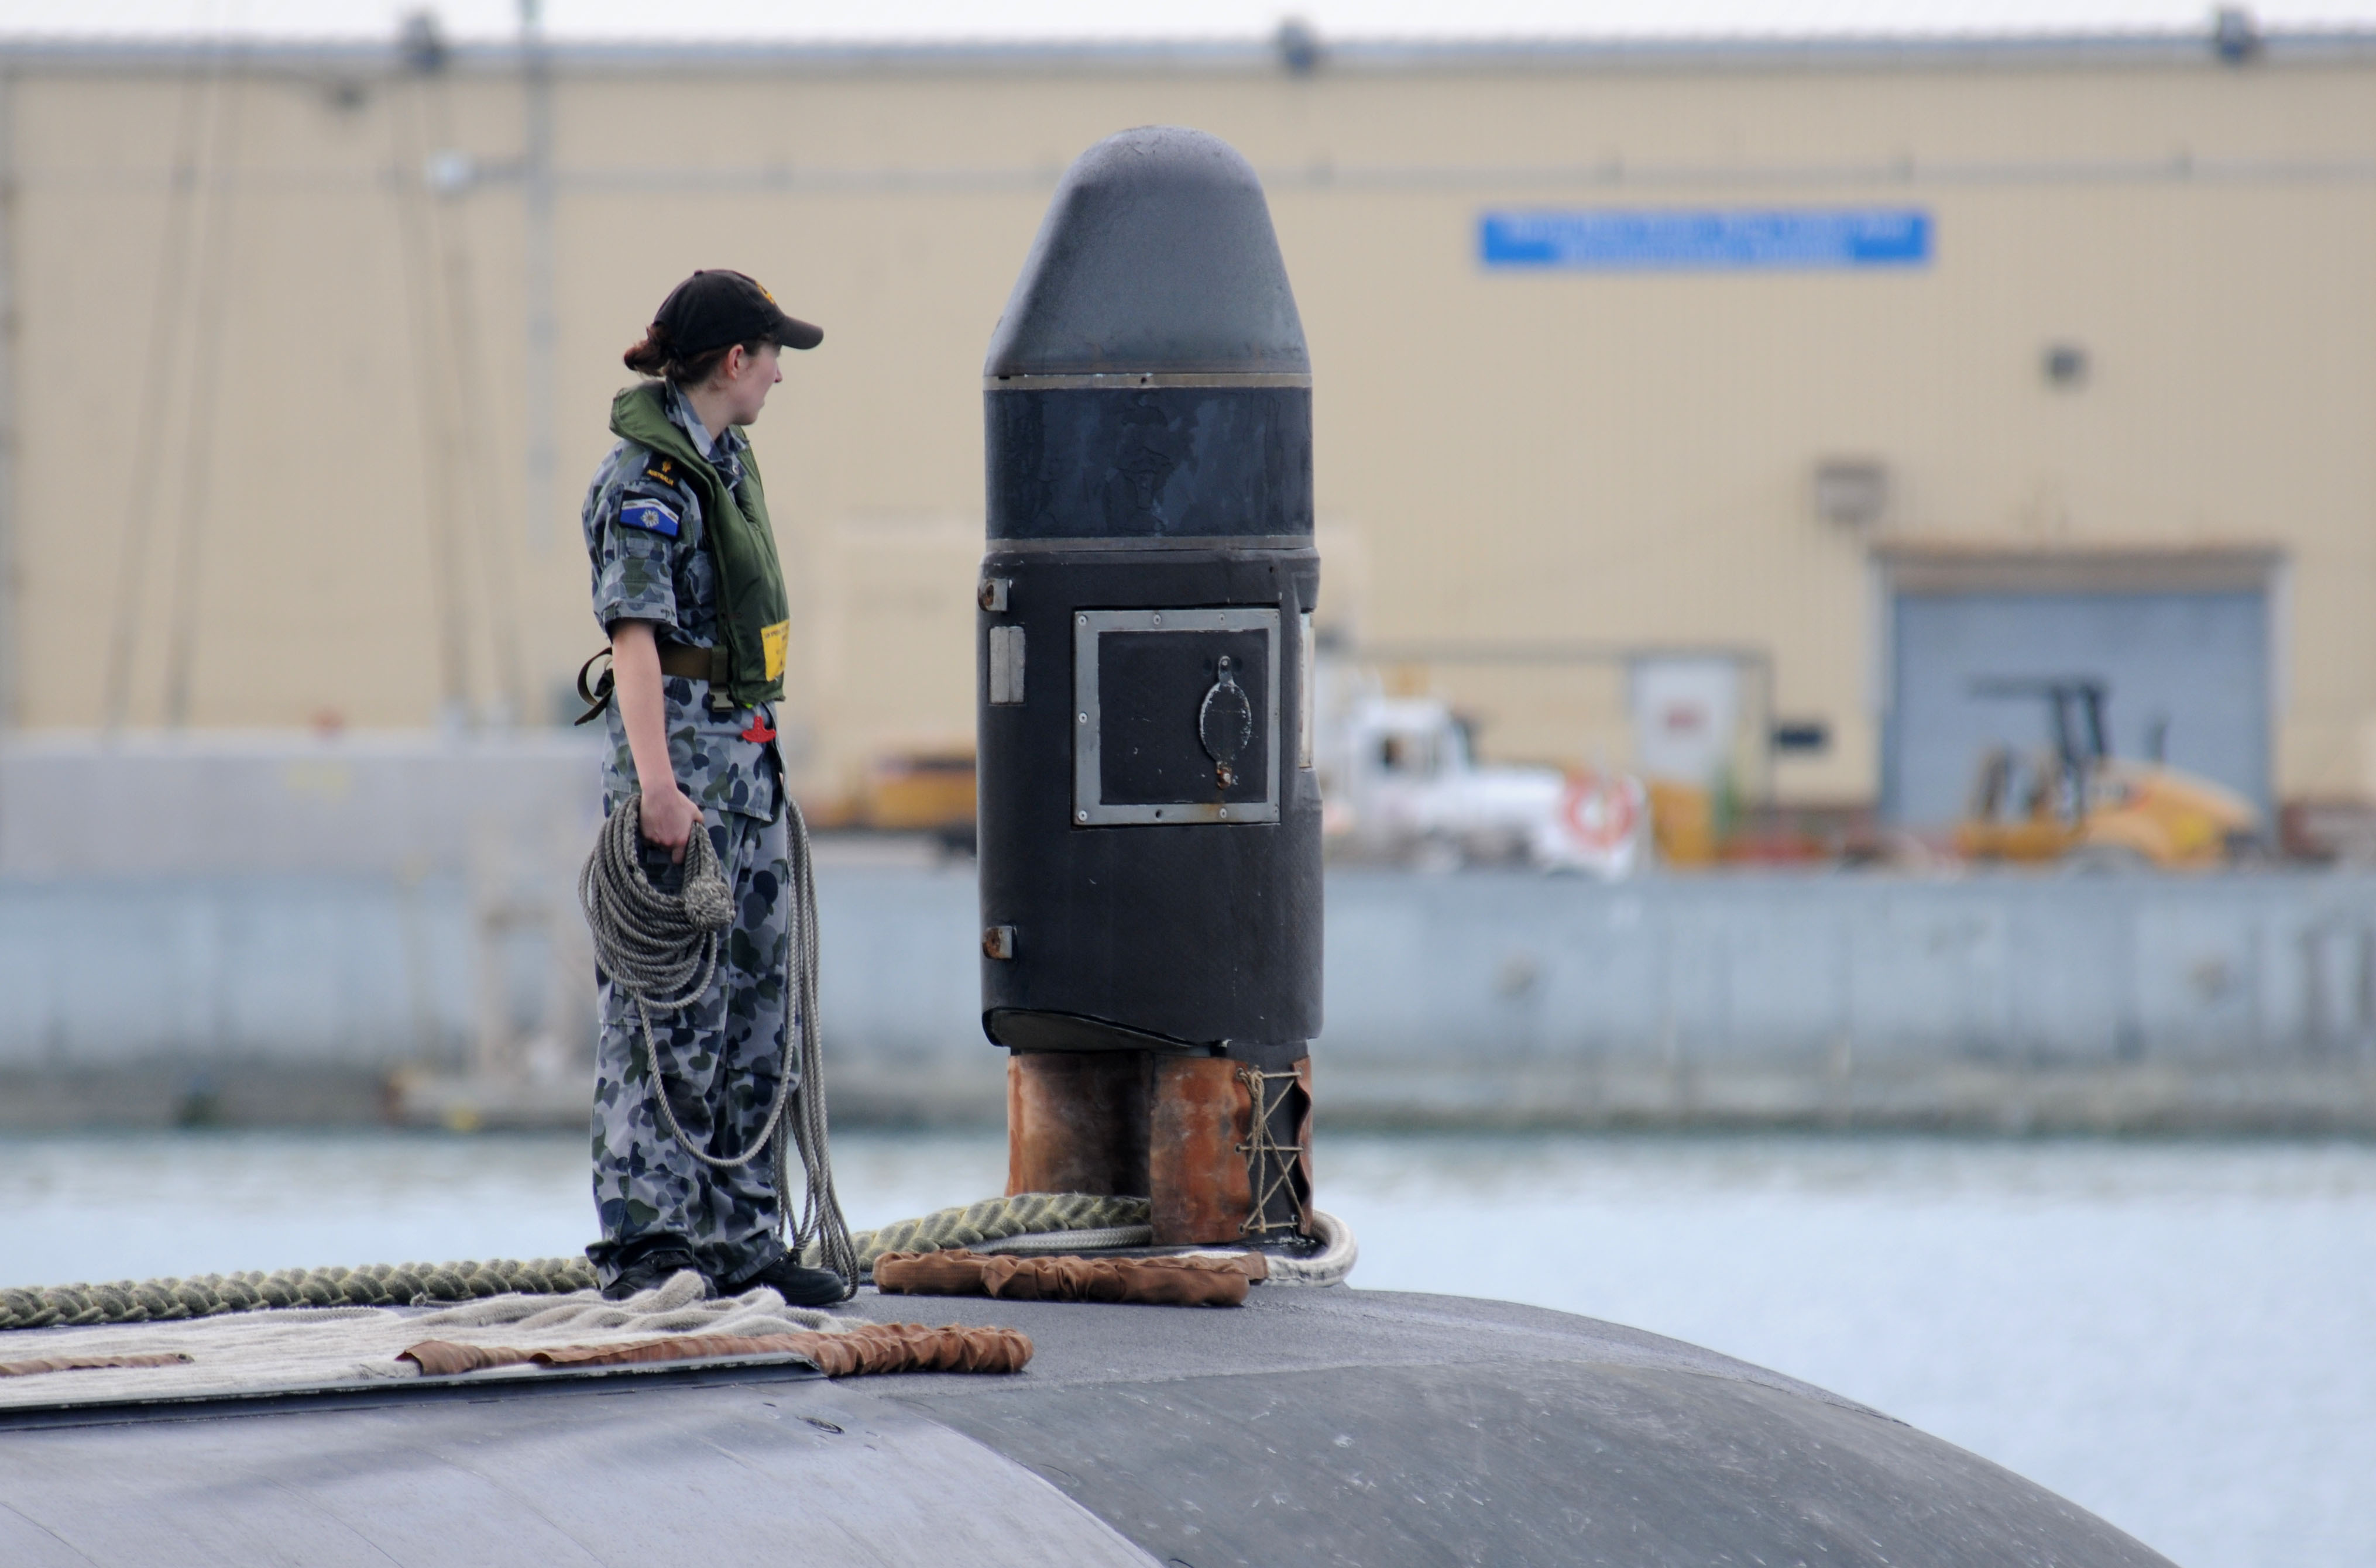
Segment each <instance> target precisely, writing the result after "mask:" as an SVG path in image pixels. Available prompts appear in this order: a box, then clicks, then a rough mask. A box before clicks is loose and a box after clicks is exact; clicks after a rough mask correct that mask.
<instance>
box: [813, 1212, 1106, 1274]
mask: <svg viewBox="0 0 2376 1568" xmlns="http://www.w3.org/2000/svg"><path fill="white" fill-rule="evenodd" d="M1147 1218H1148V1204H1147V1201H1146V1199H1145V1198H1124V1197H1113V1196H1109V1195H1107V1194H1101V1193H1016V1194H1014V1195H1013V1196H1011V1197H1004V1198H984V1199H982V1200H981V1202H980V1203H974V1204H962V1205H959V1206H956V1207H955V1208H942V1209H934V1210H933V1212H932V1213H930V1214H927V1215H922V1216H920V1217H919V1218H914V1219H902V1220H899V1221H897V1222H896V1223H894V1224H890V1225H885V1227H883V1228H882V1229H880V1230H861V1231H860V1232H859V1233H858V1234H857V1235H855V1236H853V1237H851V1238H850V1241H851V1243H852V1245H853V1246H854V1248H855V1249H856V1252H857V1267H858V1268H859V1269H860V1270H861V1271H871V1270H872V1269H873V1266H874V1260H875V1259H876V1258H879V1257H881V1256H882V1255H883V1254H884V1253H929V1252H939V1251H941V1250H943V1249H945V1248H949V1247H970V1246H973V1245H974V1244H976V1243H977V1242H981V1241H1003V1240H1004V1239H1005V1238H1006V1237H1009V1236H1027V1235H1037V1234H1039V1233H1040V1232H1042V1231H1049V1230H1103V1229H1111V1228H1114V1227H1119V1226H1140V1225H1145V1224H1146V1222H1147ZM818 1255H819V1254H818V1253H817V1251H816V1249H815V1248H814V1247H812V1248H810V1249H809V1250H808V1251H807V1252H806V1253H803V1254H802V1258H801V1261H802V1263H805V1264H808V1265H811V1266H813V1267H814V1265H816V1263H817V1259H818Z"/></svg>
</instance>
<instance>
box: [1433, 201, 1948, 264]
mask: <svg viewBox="0 0 2376 1568" xmlns="http://www.w3.org/2000/svg"><path fill="white" fill-rule="evenodd" d="M1477 248H1478V254H1479V257H1480V258H1481V259H1482V260H1483V261H1484V263H1485V265H1486V266H1488V267H1531V268H1536V269H1551V268H1567V269H1574V270H1580V271H1586V272H1739V271H1764V270H1772V271H1788V270H1811V269H1816V268H1826V267H1926V266H1928V265H1930V261H1931V215H1930V214H1929V213H1928V212H1926V211H1924V210H1922V209H1921V208H1916V207H1882V208H1871V207H1801V208H1764V209H1758V208H1734V209H1717V210H1707V209H1697V210H1694V209H1688V208H1586V209H1583V210H1580V211H1579V210H1569V211H1560V210H1556V209H1537V210H1533V211H1524V212H1489V213H1487V214H1485V215H1484V217H1482V218H1480V219H1479V220H1478V223H1477Z"/></svg>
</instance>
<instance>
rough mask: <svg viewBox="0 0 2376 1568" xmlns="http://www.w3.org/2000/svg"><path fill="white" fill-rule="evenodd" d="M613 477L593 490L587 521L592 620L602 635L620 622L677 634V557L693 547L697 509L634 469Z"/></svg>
mask: <svg viewBox="0 0 2376 1568" xmlns="http://www.w3.org/2000/svg"><path fill="white" fill-rule="evenodd" d="M619 469H621V470H623V471H620V472H619V473H618V474H617V476H616V477H615V478H614V479H613V480H612V481H611V482H609V483H606V484H605V485H603V486H602V487H601V493H600V494H599V495H598V496H597V497H596V500H595V504H594V516H593V517H590V518H589V519H588V521H589V523H590V524H591V525H592V527H591V529H590V531H591V532H592V533H593V535H594V538H593V539H592V540H590V541H589V542H590V543H591V545H592V549H593V553H594V616H595V619H596V620H598V621H600V623H601V624H602V625H603V626H604V627H605V628H606V629H607V628H609V627H610V626H612V625H614V624H617V623H619V622H621V621H649V622H652V623H654V624H657V625H659V626H661V627H664V628H666V629H667V630H670V631H674V632H682V631H683V630H684V629H685V628H684V626H683V619H682V615H683V611H684V610H685V609H688V608H690V607H686V606H680V605H679V604H678V603H677V593H676V577H677V567H678V564H679V562H678V557H679V555H680V554H681V553H682V552H683V551H685V550H687V549H690V548H694V547H695V544H696V543H697V540H698V538H699V534H700V526H701V525H700V517H699V513H698V510H697V503H695V501H694V500H693V499H692V497H690V496H688V495H687V494H685V493H683V491H681V490H679V489H678V488H677V487H676V486H674V485H672V484H668V483H664V482H662V481H659V480H655V479H651V478H648V477H647V476H646V475H645V474H644V473H643V471H642V470H643V465H642V464H641V463H639V462H638V463H627V464H621V465H619Z"/></svg>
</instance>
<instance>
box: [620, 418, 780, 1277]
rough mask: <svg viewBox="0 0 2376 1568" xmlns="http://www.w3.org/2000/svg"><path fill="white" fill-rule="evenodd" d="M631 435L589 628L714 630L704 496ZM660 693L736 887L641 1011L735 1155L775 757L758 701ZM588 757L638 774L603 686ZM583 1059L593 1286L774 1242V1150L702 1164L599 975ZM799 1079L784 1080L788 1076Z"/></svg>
mask: <svg viewBox="0 0 2376 1568" xmlns="http://www.w3.org/2000/svg"><path fill="white" fill-rule="evenodd" d="M669 416H670V418H671V419H672V420H674V421H675V422H677V423H678V424H679V425H681V426H683V428H684V430H685V432H686V434H688V435H689V436H690V437H691V438H692V441H693V444H694V447H695V450H696V451H700V452H702V453H703V455H704V456H705V457H707V458H708V459H709V461H710V463H711V465H712V466H713V467H714V468H716V469H718V471H719V476H720V477H721V478H723V479H725V480H726V481H727V482H728V483H729V484H735V483H739V482H740V481H741V479H742V471H743V466H742V462H741V454H742V453H743V450H744V449H745V443H744V440H743V434H742V433H741V432H740V431H737V430H732V429H729V430H728V431H727V432H726V433H725V434H723V435H721V436H719V438H718V440H717V441H716V442H715V444H713V443H712V442H711V441H710V439H709V434H708V432H707V430H705V429H704V428H703V426H702V423H701V421H700V419H699V418H698V417H697V416H696V415H695V413H694V411H693V409H692V406H691V405H690V404H689V403H688V402H687V401H686V400H685V398H684V395H683V393H682V392H680V391H678V390H676V389H675V388H673V387H671V389H670V391H669ZM668 471H669V465H665V464H663V463H662V462H661V461H660V460H659V458H657V457H654V456H653V454H652V453H651V452H649V451H648V450H647V449H646V448H645V447H642V446H639V445H636V444H634V443H633V442H626V441H623V442H620V443H619V444H618V445H616V446H614V447H613V448H612V451H611V455H610V456H609V457H607V458H605V459H604V460H603V463H602V466H601V468H600V470H599V471H597V473H596V474H595V476H594V482H593V484H592V485H591V486H590V487H589V488H588V491H587V495H586V507H585V513H584V523H585V530H586V548H587V553H588V556H589V558H590V559H591V562H592V565H593V576H594V615H595V618H596V619H597V620H598V621H600V623H601V624H602V626H603V631H604V635H605V636H608V635H609V633H610V628H611V627H612V625H614V624H617V623H618V622H621V621H646V622H649V623H651V624H652V625H653V628H654V630H655V632H656V633H657V634H658V635H659V637H660V638H661V639H662V640H663V641H665V642H676V643H689V644H692V645H694V646H695V647H710V646H714V645H715V643H716V642H717V640H718V637H719V625H718V594H717V566H716V564H715V562H714V561H713V559H712V557H711V555H710V552H708V551H707V550H705V549H703V548H702V517H701V503H700V500H699V498H698V496H697V495H696V494H695V491H694V489H693V487H692V486H690V485H680V484H677V483H674V482H671V480H670V479H669V478H668V477H667V473H668ZM661 687H662V690H663V691H664V692H665V694H666V695H667V706H668V716H667V725H668V744H669V760H670V764H671V766H672V767H673V769H674V770H675V773H676V781H677V785H678V788H680V789H682V790H683V791H684V792H685V794H686V795H687V796H688V797H690V798H691V799H692V801H693V802H694V803H695V804H696V805H698V806H699V807H701V810H702V816H703V824H704V826H705V827H706V829H707V832H708V834H709V838H710V842H711V843H712V844H713V845H714V846H715V847H716V848H717V850H718V861H719V867H720V869H721V870H722V871H723V872H724V873H725V874H726V878H727V881H728V884H729V885H730V886H731V888H732V890H733V894H734V909H735V918H734V924H733V925H732V926H731V928H730V929H729V930H728V932H726V941H725V945H724V947H723V948H722V949H721V951H720V953H719V963H718V973H717V975H716V976H715V977H714V978H713V979H712V980H711V981H710V986H709V990H708V991H707V992H705V993H704V994H703V996H702V997H701V999H700V1000H699V1001H698V1002H696V1003H695V1004H693V1005H692V1006H690V1007H687V1008H685V1009H684V1010H683V1011H682V1012H678V1013H673V1014H655V1015H654V1016H653V1019H652V1038H653V1040H654V1043H655V1045H656V1047H657V1049H658V1052H659V1063H660V1066H661V1069H662V1076H663V1081H664V1082H665V1083H666V1084H667V1085H668V1086H669V1088H670V1091H671V1104H672V1105H673V1106H674V1107H675V1110H676V1115H677V1122H678V1123H679V1124H680V1125H681V1126H683V1129H684V1133H685V1136H686V1137H687V1138H688V1139H690V1140H691V1141H692V1142H694V1143H695V1145H697V1146H700V1147H702V1148H704V1149H706V1150H707V1152H708V1153H710V1154H712V1155H715V1156H718V1157H720V1158H732V1157H734V1156H737V1155H740V1154H741V1153H743V1150H744V1149H745V1148H746V1147H748V1146H749V1140H750V1139H751V1138H752V1137H753V1136H754V1135H755V1134H757V1132H758V1131H759V1129H760V1127H761V1125H762V1124H763V1123H765V1122H766V1116H767V1109H768V1107H769V1106H770V1105H771V1104H772V1103H773V1101H774V1097H775V1090H776V1076H777V1072H778V1064H779V1063H781V1061H782V1059H783V1047H784V1035H785V1027H786V1016H785V997H784V959H785V955H786V951H787V946H788V943H789V930H788V925H787V909H786V900H787V898H788V897H789V896H790V886H791V881H790V862H789V860H788V854H787V842H786V828H785V822H784V813H783V783H782V772H781V765H780V763H779V762H778V757H777V754H776V748H775V731H774V726H773V723H772V715H771V714H770V713H769V712H768V710H767V709H766V708H765V707H755V708H743V709H741V710H739V711H736V712H732V713H728V714H715V713H712V712H711V711H710V710H709V704H708V696H709V686H708V683H707V682H698V681H689V680H684V679H682V678H679V677H675V676H670V677H667V678H665V679H664V680H663V681H662V682H661ZM606 717H607V721H608V723H609V726H610V737H611V747H610V752H609V754H608V755H607V756H606V758H605V759H604V762H603V767H602V793H603V809H604V811H605V812H606V813H607V812H609V811H611V810H612V809H613V808H614V807H615V806H616V805H617V803H618V802H620V801H622V800H624V799H625V798H626V797H627V796H629V795H631V794H633V793H634V792H635V789H636V765H635V756H634V754H633V753H632V752H631V751H630V750H629V749H628V746H627V736H626V728H625V725H624V723H623V722H622V720H621V719H620V715H619V705H618V704H617V703H616V702H613V703H612V705H611V708H610V712H609V714H608V715H607V716H606ZM644 849H645V854H646V861H645V869H646V870H647V871H648V872H653V873H656V878H657V879H658V880H660V881H662V883H663V885H666V883H667V882H668V881H669V880H670V879H671V878H672V877H673V876H675V875H676V874H678V868H675V867H671V865H670V864H669V861H668V855H667V852H666V851H665V850H655V849H653V848H652V846H650V845H648V844H647V845H646V846H644ZM601 1002H602V1037H601V1043H600V1048H599V1050H598V1052H597V1057H596V1062H595V1087H594V1127H593V1132H594V1203H595V1206H596V1208H597V1210H598V1211H599V1213H600V1217H601V1223H602V1238H603V1239H602V1241H600V1242H598V1243H597V1244H596V1245H594V1246H592V1247H589V1248H588V1249H587V1253H588V1256H589V1257H591V1258H592V1259H593V1261H594V1265H595V1269H596V1272H597V1273H598V1274H599V1275H600V1277H601V1279H602V1282H603V1283H604V1284H605V1285H608V1284H610V1283H611V1282H612V1280H613V1279H614V1278H615V1277H617V1275H618V1273H619V1271H620V1269H621V1268H622V1267H624V1266H625V1265H627V1264H629V1263H631V1262H632V1261H633V1260H634V1259H635V1258H636V1256H638V1255H641V1253H643V1252H644V1251H645V1250H646V1249H648V1248H651V1247H654V1246H662V1245H666V1244H668V1242H669V1241H671V1240H674V1241H680V1242H681V1243H682V1244H683V1246H684V1247H685V1248H686V1249H687V1250H688V1251H690V1252H691V1253H693V1255H694V1258H695V1262H696V1264H697V1265H698V1266H699V1267H700V1269H701V1271H702V1272H703V1273H704V1274H707V1275H708V1276H709V1277H711V1278H713V1279H716V1280H719V1281H721V1282H723V1281H731V1280H734V1279H737V1278H739V1277H743V1276H746V1275H749V1274H751V1273H753V1272H754V1271H756V1270H758V1269H761V1268H764V1267H766V1265H768V1264H770V1263H772V1262H774V1261H775V1260H776V1259H777V1258H778V1257H780V1256H781V1255H782V1254H783V1252H784V1247H783V1243H782V1241H780V1240H779V1239H778V1235H777V1230H778V1218H779V1217H778V1206H777V1202H776V1194H775V1190H774V1187H773V1185H772V1182H771V1175H770V1167H771V1162H770V1160H769V1158H768V1157H767V1156H766V1155H764V1154H762V1155H761V1156H759V1157H758V1158H755V1159H754V1160H752V1161H751V1162H750V1163H749V1164H747V1165H744V1166H743V1167H741V1168H740V1169H738V1170H714V1169H712V1168H711V1167H708V1166H706V1165H704V1164H702V1163H701V1162H700V1161H699V1160H697V1159H695V1158H693V1156H692V1155H691V1154H689V1153H688V1152H686V1151H685V1150H684V1149H683V1148H682V1147H680V1146H678V1145H677V1142H676V1140H675V1139H674V1138H673V1137H672V1136H671V1134H670V1133H669V1131H668V1128H667V1127H666V1125H665V1124H664V1123H660V1122H659V1118H658V1115H657V1112H656V1111H655V1109H654V1107H653V1106H652V1104H651V1102H650V1100H649V1099H647V1093H646V1091H647V1087H648V1086H647V1084H646V1082H645V1074H644V1070H643V1068H642V1067H641V1065H640V1064H639V1060H638V1059H639V1058H640V1056H641V1054H642V1051H641V1031H640V1027H639V1025H638V1023H637V1021H636V1005H635V1003H634V1002H633V1001H632V1000H631V999H630V998H629V997H628V996H627V994H626V993H625V992H623V991H621V990H620V989H619V988H618V987H617V986H615V985H613V984H612V982H611V980H609V978H608V977H607V976H606V977H604V978H603V979H602V981H601ZM795 1087H797V1082H796V1083H795Z"/></svg>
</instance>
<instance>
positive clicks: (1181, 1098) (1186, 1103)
mask: <svg viewBox="0 0 2376 1568" xmlns="http://www.w3.org/2000/svg"><path fill="white" fill-rule="evenodd" d="M1258 1104H1259V1106H1260V1107H1261V1112H1262V1114H1261V1115H1260V1117H1259V1119H1258V1118H1257V1114H1256V1107H1257V1105H1258ZM1006 1149H1007V1156H1006V1158H1007V1164H1006V1190H1007V1191H1008V1192H1009V1193H1010V1194H1013V1193H1118V1194H1134V1195H1143V1196H1145V1197H1146V1198H1148V1199H1150V1200H1151V1202H1152V1206H1153V1210H1154V1214H1153V1223H1154V1227H1155V1241H1156V1243H1157V1244H1158V1245H1159V1246H1185V1245H1213V1244H1228V1243H1243V1242H1246V1241H1263V1240H1265V1239H1266V1238H1278V1237H1285V1236H1289V1235H1299V1234H1304V1235H1308V1234H1310V1229H1311V1227H1310V1216H1311V1209H1312V1060H1311V1058H1310V1057H1308V1056H1307V1057H1303V1058H1301V1059H1299V1060H1298V1061H1297V1062H1296V1063H1294V1065H1293V1066H1292V1067H1291V1068H1290V1069H1289V1070H1288V1071H1286V1072H1274V1073H1265V1072H1264V1071H1262V1070H1260V1069H1258V1068H1255V1067H1252V1066H1249V1065H1248V1064H1247V1063H1242V1062H1237V1061H1232V1060H1230V1059H1229V1058H1226V1057H1218V1056H1172V1055H1162V1056H1157V1055H1153V1054H1151V1053H1149V1052H1146V1051H1016V1052H1014V1053H1013V1054H1012V1055H1011V1056H1010V1057H1009V1058H1008V1060H1007V1069H1006Z"/></svg>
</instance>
